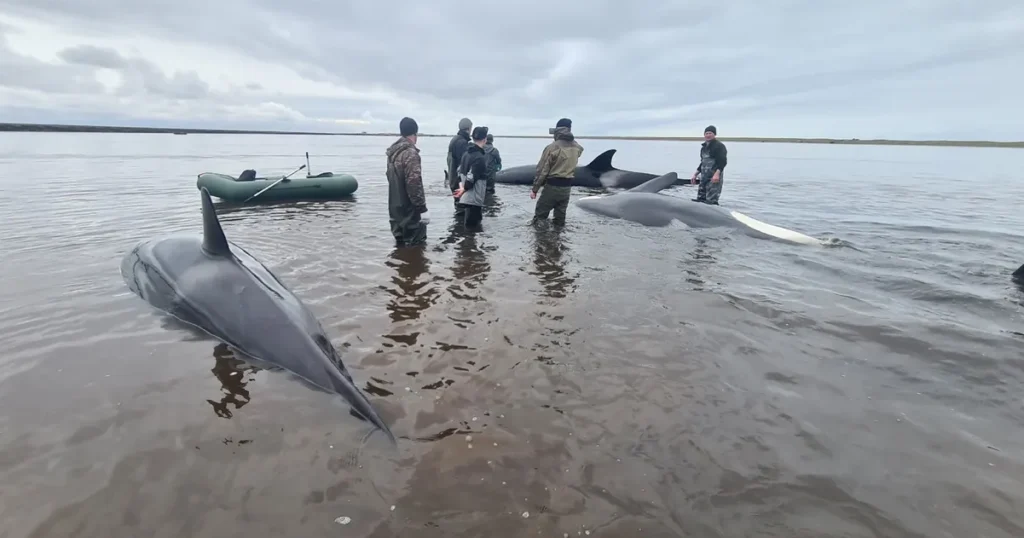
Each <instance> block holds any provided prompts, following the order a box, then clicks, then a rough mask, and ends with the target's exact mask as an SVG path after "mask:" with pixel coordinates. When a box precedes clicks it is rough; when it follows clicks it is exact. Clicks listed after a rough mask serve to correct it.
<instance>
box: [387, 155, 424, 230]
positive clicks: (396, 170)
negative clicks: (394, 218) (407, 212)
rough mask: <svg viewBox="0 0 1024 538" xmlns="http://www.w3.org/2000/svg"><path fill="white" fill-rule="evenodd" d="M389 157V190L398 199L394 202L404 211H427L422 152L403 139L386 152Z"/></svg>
mask: <svg viewBox="0 0 1024 538" xmlns="http://www.w3.org/2000/svg"><path fill="white" fill-rule="evenodd" d="M384 153H385V154H386V155H387V156H388V169H387V178H388V189H389V193H390V194H392V195H394V196H395V197H396V200H395V201H394V202H393V203H394V204H395V205H397V206H399V207H400V208H402V209H413V208H415V209H416V210H417V211H419V212H420V213H423V212H425V211H426V210H427V202H426V196H425V195H424V193H423V168H422V164H421V162H420V150H419V148H417V147H416V146H415V145H414V144H413V143H412V142H411V141H410V140H409V139H408V138H406V137H404V136H403V137H402V138H399V139H398V140H396V141H395V143H394V144H391V147H389V148H388V149H387V151H385V152H384Z"/></svg>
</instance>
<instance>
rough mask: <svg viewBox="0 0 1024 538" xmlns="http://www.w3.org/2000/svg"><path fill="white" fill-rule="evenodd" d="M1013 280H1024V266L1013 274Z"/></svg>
mask: <svg viewBox="0 0 1024 538" xmlns="http://www.w3.org/2000/svg"><path fill="white" fill-rule="evenodd" d="M1013 278H1016V279H1018V280H1024V265H1021V266H1020V267H1019V268H1017V270H1016V271H1014V272H1013Z"/></svg>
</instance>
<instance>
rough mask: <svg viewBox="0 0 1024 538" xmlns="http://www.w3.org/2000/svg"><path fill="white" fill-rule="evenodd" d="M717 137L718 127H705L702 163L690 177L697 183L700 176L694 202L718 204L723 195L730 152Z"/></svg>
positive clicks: (701, 152) (701, 146) (701, 153)
mask: <svg viewBox="0 0 1024 538" xmlns="http://www.w3.org/2000/svg"><path fill="white" fill-rule="evenodd" d="M717 137H718V129H717V128H715V126H714V125H708V127H707V129H704V143H703V144H701V145H700V164H699V165H697V171H696V172H694V173H693V177H691V178H690V183H691V184H693V183H697V180H698V176H699V179H700V186H699V187H697V197H696V198H694V199H693V201H694V202H702V203H705V204H711V205H718V198H719V197H720V196H721V195H722V181H723V180H724V179H725V165H726V163H727V162H728V160H727V158H726V155H727V153H728V152H727V151H726V149H725V144H723V143H722V141H721V140H719V139H718V138H717Z"/></svg>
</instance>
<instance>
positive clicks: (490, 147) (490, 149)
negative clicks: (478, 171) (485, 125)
mask: <svg viewBox="0 0 1024 538" xmlns="http://www.w3.org/2000/svg"><path fill="white" fill-rule="evenodd" d="M484 153H486V154H487V156H488V157H490V161H489V164H490V166H491V174H490V175H489V176H487V192H491V193H493V192H494V178H495V175H496V174H497V173H498V170H501V152H499V151H498V148H496V147H494V135H492V134H491V133H487V144H486V145H485V146H484Z"/></svg>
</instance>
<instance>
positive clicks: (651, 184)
mask: <svg viewBox="0 0 1024 538" xmlns="http://www.w3.org/2000/svg"><path fill="white" fill-rule="evenodd" d="M678 179H679V174H676V173H675V172H669V173H667V174H665V175H663V176H659V177H656V178H654V179H651V180H648V181H645V182H643V183H641V184H639V185H637V186H636V187H633V188H632V189H629V190H628V191H626V192H658V191H660V190H661V189H664V188H666V187H671V186H672V185H674V184H675V182H676V181H677V180H678Z"/></svg>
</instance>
